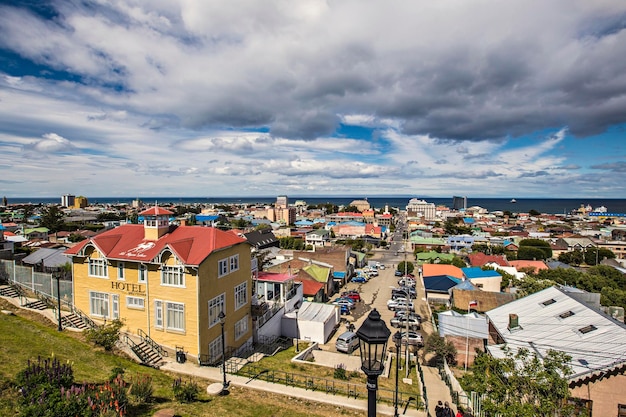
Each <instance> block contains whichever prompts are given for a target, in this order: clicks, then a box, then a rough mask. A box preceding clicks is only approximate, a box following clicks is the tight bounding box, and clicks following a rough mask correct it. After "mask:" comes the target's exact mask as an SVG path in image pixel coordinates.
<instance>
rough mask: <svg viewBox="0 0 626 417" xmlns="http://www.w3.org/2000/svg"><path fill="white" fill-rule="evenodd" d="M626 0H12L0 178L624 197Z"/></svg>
mask: <svg viewBox="0 0 626 417" xmlns="http://www.w3.org/2000/svg"><path fill="white" fill-rule="evenodd" d="M625 132H626V2H625V1H622V0H593V1H589V0H551V1H545V0H511V1H501V0H428V1H426V0H414V1H404V0H402V1H400V0H398V1H393V0H389V1H379V0H376V1H370V0H328V1H320V0H297V1H293V0H276V1H274V0H264V1H247V0H229V1H219V2H217V1H211V0H177V1H175V0H110V1H105V0H67V1H63V0H55V1H50V2H49V3H47V2H46V1H44V0H29V1H26V0H24V1H18V0H0V193H1V194H2V195H6V196H7V197H49V196H57V195H62V194H65V193H71V194H77V195H79V194H80V195H86V196H88V197H107V196H120V197H126V196H132V197H134V196H139V197H150V196H180V197H220V196H224V197H226V196H275V195H279V194H287V195H290V196H331V195H350V196H370V197H371V196H375V195H413V196H416V197H423V196H432V197H449V196H451V195H467V196H470V197H509V196H515V197H518V198H521V197H572V198H575V197H587V198H593V197H598V198H600V197H603V198H626V140H625V139H626V135H625Z"/></svg>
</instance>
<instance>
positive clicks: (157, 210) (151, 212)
mask: <svg viewBox="0 0 626 417" xmlns="http://www.w3.org/2000/svg"><path fill="white" fill-rule="evenodd" d="M172 214H174V212H172V211H169V210H166V209H164V208H162V207H159V206H155V207H150V208H149V209H147V210H144V211H142V212H141V213H139V215H140V216H171V215H172Z"/></svg>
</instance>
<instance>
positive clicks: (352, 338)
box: [335, 332, 359, 353]
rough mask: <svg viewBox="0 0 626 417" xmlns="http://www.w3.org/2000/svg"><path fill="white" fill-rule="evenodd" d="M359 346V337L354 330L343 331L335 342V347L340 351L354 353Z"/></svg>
mask: <svg viewBox="0 0 626 417" xmlns="http://www.w3.org/2000/svg"><path fill="white" fill-rule="evenodd" d="M358 347H359V338H358V337H357V335H356V333H354V332H345V333H342V334H341V335H340V336H339V337H338V338H337V342H335V348H336V349H337V351H339V352H345V353H352V352H354V349H356V348H358Z"/></svg>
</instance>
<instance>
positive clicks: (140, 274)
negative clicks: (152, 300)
mask: <svg viewBox="0 0 626 417" xmlns="http://www.w3.org/2000/svg"><path fill="white" fill-rule="evenodd" d="M147 280H148V267H147V266H146V265H145V264H139V268H137V282H141V283H144V282H146V281H147Z"/></svg>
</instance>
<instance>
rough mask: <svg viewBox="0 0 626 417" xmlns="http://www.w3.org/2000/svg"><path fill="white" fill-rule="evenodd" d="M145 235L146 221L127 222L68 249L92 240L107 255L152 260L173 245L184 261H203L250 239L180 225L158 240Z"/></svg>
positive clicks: (77, 248) (78, 249)
mask: <svg viewBox="0 0 626 417" xmlns="http://www.w3.org/2000/svg"><path fill="white" fill-rule="evenodd" d="M166 211H167V210H166ZM144 237H145V236H144V226H143V225H139V224H126V225H123V226H119V227H117V228H115V229H112V230H109V231H106V232H104V233H101V234H99V235H97V236H95V237H93V238H91V239H89V240H84V241H82V242H80V243H79V244H77V245H76V246H74V247H72V248H70V249H68V250H67V251H65V253H66V254H68V255H77V254H79V253H80V252H81V251H82V249H83V248H84V247H85V246H86V245H87V244H89V243H92V244H93V245H94V246H95V247H97V248H98V250H99V251H100V252H102V253H103V254H104V256H106V257H107V258H112V259H125V260H132V261H146V262H151V261H152V260H153V259H154V258H155V257H156V256H157V255H158V254H159V253H161V251H162V250H163V249H166V248H169V249H170V250H171V251H172V252H174V253H175V254H176V256H177V257H178V258H179V259H180V260H181V261H182V262H183V263H184V264H186V265H200V264H201V263H202V262H203V261H204V260H205V259H206V258H207V256H209V255H210V254H211V253H212V252H213V251H216V250H218V249H223V248H227V247H230V246H233V245H236V244H239V243H242V242H245V241H246V240H245V239H242V238H240V237H238V236H235V235H233V234H232V233H228V232H224V231H222V230H219V229H215V228H213V227H200V226H178V227H176V228H175V229H173V230H172V231H171V232H169V233H166V234H165V235H163V236H162V237H161V238H160V239H159V240H156V241H155V240H148V239H145V238H144Z"/></svg>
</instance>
